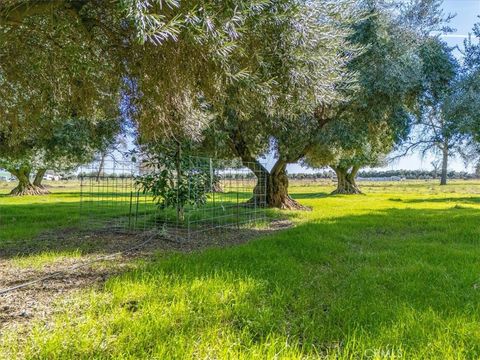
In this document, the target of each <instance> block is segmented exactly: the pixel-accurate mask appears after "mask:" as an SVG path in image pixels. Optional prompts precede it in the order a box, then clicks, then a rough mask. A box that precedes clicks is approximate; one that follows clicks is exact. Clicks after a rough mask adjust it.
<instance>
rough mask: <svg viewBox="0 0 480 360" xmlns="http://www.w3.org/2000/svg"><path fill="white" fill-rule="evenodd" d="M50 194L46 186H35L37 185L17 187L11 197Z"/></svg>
mask: <svg viewBox="0 0 480 360" xmlns="http://www.w3.org/2000/svg"><path fill="white" fill-rule="evenodd" d="M47 194H50V191H48V190H47V189H46V188H45V187H44V186H35V185H27V186H21V187H20V186H17V187H16V188H14V189H13V190H12V191H11V192H10V195H11V196H25V195H47Z"/></svg>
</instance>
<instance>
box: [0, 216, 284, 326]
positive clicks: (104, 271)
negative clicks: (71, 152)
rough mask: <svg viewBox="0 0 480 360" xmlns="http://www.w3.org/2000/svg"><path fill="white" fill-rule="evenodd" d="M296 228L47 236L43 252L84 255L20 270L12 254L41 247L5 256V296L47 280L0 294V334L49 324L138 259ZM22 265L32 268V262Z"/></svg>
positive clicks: (0, 271) (1, 267)
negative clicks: (69, 303) (83, 293)
mask: <svg viewBox="0 0 480 360" xmlns="http://www.w3.org/2000/svg"><path fill="white" fill-rule="evenodd" d="M291 226H292V222H290V221H288V220H275V221H272V222H271V223H270V224H269V226H268V227H265V228H262V229H235V230H231V229H222V230H217V231H209V232H205V233H198V234H196V235H195V237H194V238H191V239H187V238H184V237H182V236H178V234H165V233H162V234H155V233H144V234H141V235H138V234H136V235H135V234H118V233H117V234H115V233H111V232H108V231H97V232H91V233H78V232H75V231H73V230H68V231H62V232H61V233H58V234H55V233H49V234H47V235H42V236H41V237H39V241H41V240H42V239H46V238H48V239H49V241H48V246H44V247H41V249H42V251H51V250H56V251H62V250H72V249H80V251H81V255H80V257H73V258H69V257H68V256H67V257H59V258H58V259H55V258H54V259H53V260H52V261H51V262H48V263H47V264H44V265H42V266H34V267H26V266H19V265H18V263H17V262H16V261H15V259H16V258H15V257H13V254H22V256H23V257H27V258H28V256H34V255H38V254H41V251H39V250H38V248H31V245H29V246H28V247H23V248H22V247H20V248H16V249H11V251H12V252H11V253H9V254H8V255H11V256H10V258H9V257H8V256H6V257H2V258H3V259H2V260H0V291H1V290H2V289H7V288H11V287H15V286H17V285H22V284H24V283H26V282H30V281H37V280H38V279H41V278H45V277H48V279H45V280H43V281H39V282H35V283H34V284H31V285H29V286H27V287H22V288H19V289H16V290H14V291H11V292H8V293H5V294H1V295H0V333H1V331H2V329H7V328H16V329H17V331H24V330H25V329H26V328H27V327H28V326H27V327H26V326H25V325H28V324H30V323H32V321H33V320H42V321H48V319H49V318H50V317H51V315H52V314H53V313H54V312H55V308H56V306H55V304H57V303H58V301H59V300H61V299H62V297H63V298H66V297H68V296H71V295H73V293H74V292H76V291H79V290H81V289H84V288H87V287H100V286H102V284H103V283H104V282H105V281H106V280H107V279H108V278H109V277H111V276H114V275H117V274H120V273H122V272H124V271H127V270H129V269H132V268H134V267H135V266H136V264H138V262H136V261H135V260H137V259H148V258H149V257H151V256H152V255H153V254H155V253H156V252H158V251H179V252H192V251H199V250H202V249H206V248H212V247H227V246H233V245H238V244H242V243H246V242H248V241H250V240H252V239H254V238H256V237H259V236H261V235H265V234H268V233H272V232H275V231H278V230H283V229H286V228H289V227H291ZM30 244H31V243H30ZM50 244H52V245H51V246H50ZM140 244H141V246H139V247H136V246H137V245H140ZM53 245H55V246H54V247H53ZM22 263H27V264H28V261H22ZM22 329H23V330H22Z"/></svg>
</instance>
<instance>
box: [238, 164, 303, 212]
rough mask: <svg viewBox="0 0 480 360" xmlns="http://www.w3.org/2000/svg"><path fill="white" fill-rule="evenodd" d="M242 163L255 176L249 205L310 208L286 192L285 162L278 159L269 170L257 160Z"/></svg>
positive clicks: (298, 208) (285, 208)
mask: <svg viewBox="0 0 480 360" xmlns="http://www.w3.org/2000/svg"><path fill="white" fill-rule="evenodd" d="M244 165H245V166H247V167H248V168H249V169H250V170H252V172H253V173H254V174H255V176H256V178H257V184H256V185H255V188H254V189H253V197H252V198H251V199H250V200H249V201H248V204H249V205H255V206H258V207H266V206H267V207H275V208H279V209H284V210H310V208H308V207H306V206H303V205H301V204H300V203H299V202H298V201H296V200H294V199H292V198H291V197H290V195H289V194H288V176H287V165H288V164H287V163H286V162H284V161H281V160H278V161H277V162H276V163H275V165H274V166H273V168H272V170H271V171H270V172H269V171H268V170H267V169H266V168H265V167H264V166H263V165H262V164H260V163H259V162H258V161H254V162H244Z"/></svg>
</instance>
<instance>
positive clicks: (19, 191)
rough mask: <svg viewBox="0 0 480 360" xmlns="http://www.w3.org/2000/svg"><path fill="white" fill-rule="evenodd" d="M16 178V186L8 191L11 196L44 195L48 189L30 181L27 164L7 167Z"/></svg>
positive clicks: (29, 170) (29, 171)
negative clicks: (18, 166)
mask: <svg viewBox="0 0 480 360" xmlns="http://www.w3.org/2000/svg"><path fill="white" fill-rule="evenodd" d="M7 170H8V171H9V172H10V173H11V174H13V175H14V176H15V177H16V178H17V179H18V184H17V186H16V187H15V188H14V189H13V190H12V191H11V192H10V195H12V196H24V195H45V194H48V191H47V190H46V189H44V188H43V187H40V186H36V185H35V184H32V183H31V182H30V173H31V169H30V168H29V167H28V166H22V167H20V168H10V169H7Z"/></svg>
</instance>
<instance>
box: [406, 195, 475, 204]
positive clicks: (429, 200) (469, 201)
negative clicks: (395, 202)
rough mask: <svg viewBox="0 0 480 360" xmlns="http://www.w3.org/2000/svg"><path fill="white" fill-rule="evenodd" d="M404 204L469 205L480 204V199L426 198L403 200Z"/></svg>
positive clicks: (470, 197)
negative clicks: (449, 203)
mask: <svg viewBox="0 0 480 360" xmlns="http://www.w3.org/2000/svg"><path fill="white" fill-rule="evenodd" d="M402 201H403V202H404V203H411V204H417V203H443V202H445V203H447V202H452V203H459V202H461V203H467V204H480V197H473V196H469V197H445V198H441V197H439V198H424V199H407V200H402Z"/></svg>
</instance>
